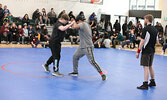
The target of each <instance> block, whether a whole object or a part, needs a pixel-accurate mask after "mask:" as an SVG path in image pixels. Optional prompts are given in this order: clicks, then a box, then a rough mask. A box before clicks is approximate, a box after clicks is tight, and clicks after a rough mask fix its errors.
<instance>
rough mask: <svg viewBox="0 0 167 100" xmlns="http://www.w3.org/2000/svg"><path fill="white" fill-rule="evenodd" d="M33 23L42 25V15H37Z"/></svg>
mask: <svg viewBox="0 0 167 100" xmlns="http://www.w3.org/2000/svg"><path fill="white" fill-rule="evenodd" d="M35 24H36V25H39V26H40V27H42V26H44V23H43V19H42V16H39V18H37V19H36V20H35Z"/></svg>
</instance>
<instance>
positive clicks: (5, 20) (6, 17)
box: [2, 13, 9, 23]
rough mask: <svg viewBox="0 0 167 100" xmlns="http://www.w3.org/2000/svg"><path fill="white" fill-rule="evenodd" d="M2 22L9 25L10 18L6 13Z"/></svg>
mask: <svg viewBox="0 0 167 100" xmlns="http://www.w3.org/2000/svg"><path fill="white" fill-rule="evenodd" d="M2 20H3V23H5V22H6V23H9V18H8V15H7V14H6V13H5V14H4V17H3V19H2Z"/></svg>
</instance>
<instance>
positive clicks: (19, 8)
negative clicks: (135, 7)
mask: <svg viewBox="0 0 167 100" xmlns="http://www.w3.org/2000/svg"><path fill="white" fill-rule="evenodd" d="M74 1H75V2H74ZM0 3H2V4H3V5H7V6H8V8H9V9H10V11H11V13H12V14H13V15H14V16H21V17H23V16H24V14H25V13H28V14H29V16H30V17H31V16H32V13H33V12H34V11H35V10H36V9H37V8H39V9H40V10H41V9H42V8H46V10H47V12H49V11H50V8H54V9H55V12H56V14H59V13H60V12H61V11H62V10H66V12H68V13H69V11H71V10H72V11H74V14H75V15H78V13H79V12H80V11H84V12H85V15H86V17H87V18H88V17H89V15H90V14H91V13H92V12H95V13H96V14H101V12H103V13H105V14H110V15H112V22H113V21H114V20H115V19H114V15H128V10H129V0H104V1H103V5H96V4H88V3H80V0H1V1H0Z"/></svg>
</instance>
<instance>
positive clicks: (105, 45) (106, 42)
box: [103, 36, 111, 48]
mask: <svg viewBox="0 0 167 100" xmlns="http://www.w3.org/2000/svg"><path fill="white" fill-rule="evenodd" d="M103 43H104V47H105V48H111V40H110V39H109V36H106V39H104V42H103Z"/></svg>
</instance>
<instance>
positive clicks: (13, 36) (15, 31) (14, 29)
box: [9, 23, 19, 44]
mask: <svg viewBox="0 0 167 100" xmlns="http://www.w3.org/2000/svg"><path fill="white" fill-rule="evenodd" d="M10 32H11V38H10V41H9V42H11V44H12V42H13V41H16V43H18V42H19V34H18V29H17V26H16V24H15V23H12V25H11V27H10Z"/></svg>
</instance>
